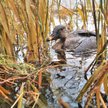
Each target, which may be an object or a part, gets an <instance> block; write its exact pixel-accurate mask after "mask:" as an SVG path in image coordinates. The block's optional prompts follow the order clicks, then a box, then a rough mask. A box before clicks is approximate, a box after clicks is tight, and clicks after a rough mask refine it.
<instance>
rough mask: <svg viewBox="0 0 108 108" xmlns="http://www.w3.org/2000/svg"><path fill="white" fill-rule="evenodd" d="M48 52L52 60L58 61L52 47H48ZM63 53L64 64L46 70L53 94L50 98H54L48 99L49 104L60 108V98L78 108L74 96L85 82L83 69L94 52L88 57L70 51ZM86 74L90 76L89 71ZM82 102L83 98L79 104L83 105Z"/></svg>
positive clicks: (71, 107) (70, 105) (88, 63)
mask: <svg viewBox="0 0 108 108" xmlns="http://www.w3.org/2000/svg"><path fill="white" fill-rule="evenodd" d="M50 53H51V57H52V62H57V61H59V60H58V58H57V53H55V51H54V50H53V49H52V48H50ZM65 55H66V64H65V65H64V66H59V67H58V68H52V69H49V70H48V71H49V72H50V73H51V80H52V81H51V84H50V88H51V91H52V93H51V94H53V95H52V98H53V99H54V100H55V101H53V102H51V101H50V103H49V105H51V104H54V105H56V106H54V105H53V108H61V105H60V104H59V102H58V100H59V99H62V101H63V102H66V103H68V105H69V107H70V108H78V103H77V102H76V97H77V96H78V94H79V93H80V90H81V89H82V88H83V86H84V84H85V83H86V80H85V79H84V71H85V69H86V68H87V67H88V66H89V65H90V63H91V62H92V60H93V59H94V57H95V54H93V55H91V56H88V57H83V56H82V57H81V56H73V55H72V52H65ZM88 76H90V73H88ZM49 95H50V93H49ZM84 102H85V98H84V99H83V101H82V103H81V104H82V105H84ZM55 103H56V104H55ZM51 108H52V107H51Z"/></svg>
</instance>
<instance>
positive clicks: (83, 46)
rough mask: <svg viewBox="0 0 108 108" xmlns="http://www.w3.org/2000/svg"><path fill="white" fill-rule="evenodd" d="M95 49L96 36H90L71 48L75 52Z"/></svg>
mask: <svg viewBox="0 0 108 108" xmlns="http://www.w3.org/2000/svg"><path fill="white" fill-rule="evenodd" d="M92 49H96V37H94V36H91V37H89V38H86V39H84V40H82V41H81V43H80V44H79V45H78V46H77V47H76V48H75V49H73V50H74V52H75V53H80V52H86V51H90V50H92Z"/></svg>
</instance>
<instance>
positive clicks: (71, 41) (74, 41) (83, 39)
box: [49, 25, 96, 53]
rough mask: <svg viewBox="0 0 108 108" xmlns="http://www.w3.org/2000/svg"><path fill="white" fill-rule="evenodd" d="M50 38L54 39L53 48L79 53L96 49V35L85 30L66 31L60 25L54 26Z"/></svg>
mask: <svg viewBox="0 0 108 108" xmlns="http://www.w3.org/2000/svg"><path fill="white" fill-rule="evenodd" d="M51 37H52V38H51V39H49V40H56V43H55V45H54V46H53V49H55V50H61V49H65V50H68V51H73V52H74V53H81V52H86V51H90V50H92V49H96V35H95V33H93V32H89V31H86V30H77V31H74V32H67V31H66V29H65V27H64V26H62V25H59V26H56V27H55V28H54V30H53V33H52V35H51Z"/></svg>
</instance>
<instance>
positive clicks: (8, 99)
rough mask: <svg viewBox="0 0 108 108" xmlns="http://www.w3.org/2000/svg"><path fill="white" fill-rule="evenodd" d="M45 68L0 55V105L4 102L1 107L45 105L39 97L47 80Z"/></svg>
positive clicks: (18, 107)
mask: <svg viewBox="0 0 108 108" xmlns="http://www.w3.org/2000/svg"><path fill="white" fill-rule="evenodd" d="M46 68H47V66H46V67H45V66H43V67H35V66H34V65H32V64H25V63H16V62H13V61H11V60H10V59H9V57H7V56H3V55H0V100H1V102H0V103H1V104H0V106H2V105H3V104H4V103H5V104H4V105H3V108H5V105H6V108H8V107H9V108H10V106H11V108H13V107H17V108H22V106H25V107H30V106H32V107H33V108H34V107H35V106H36V105H37V106H39V107H41V106H42V105H44V106H46V105H45V104H46V103H45V102H43V101H42V100H41V99H40V98H39V97H40V95H41V94H42V93H41V92H40V91H41V89H42V88H44V87H46V86H47V85H48V81H49V73H48V72H47V71H46ZM44 89H45V88H44ZM7 105H8V106H7Z"/></svg>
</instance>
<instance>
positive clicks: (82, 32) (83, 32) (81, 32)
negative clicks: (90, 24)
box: [73, 30, 96, 37]
mask: <svg viewBox="0 0 108 108" xmlns="http://www.w3.org/2000/svg"><path fill="white" fill-rule="evenodd" d="M73 34H74V35H75V36H81V37H90V36H96V33H94V32H91V31H88V30H76V31H74V32H73Z"/></svg>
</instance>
